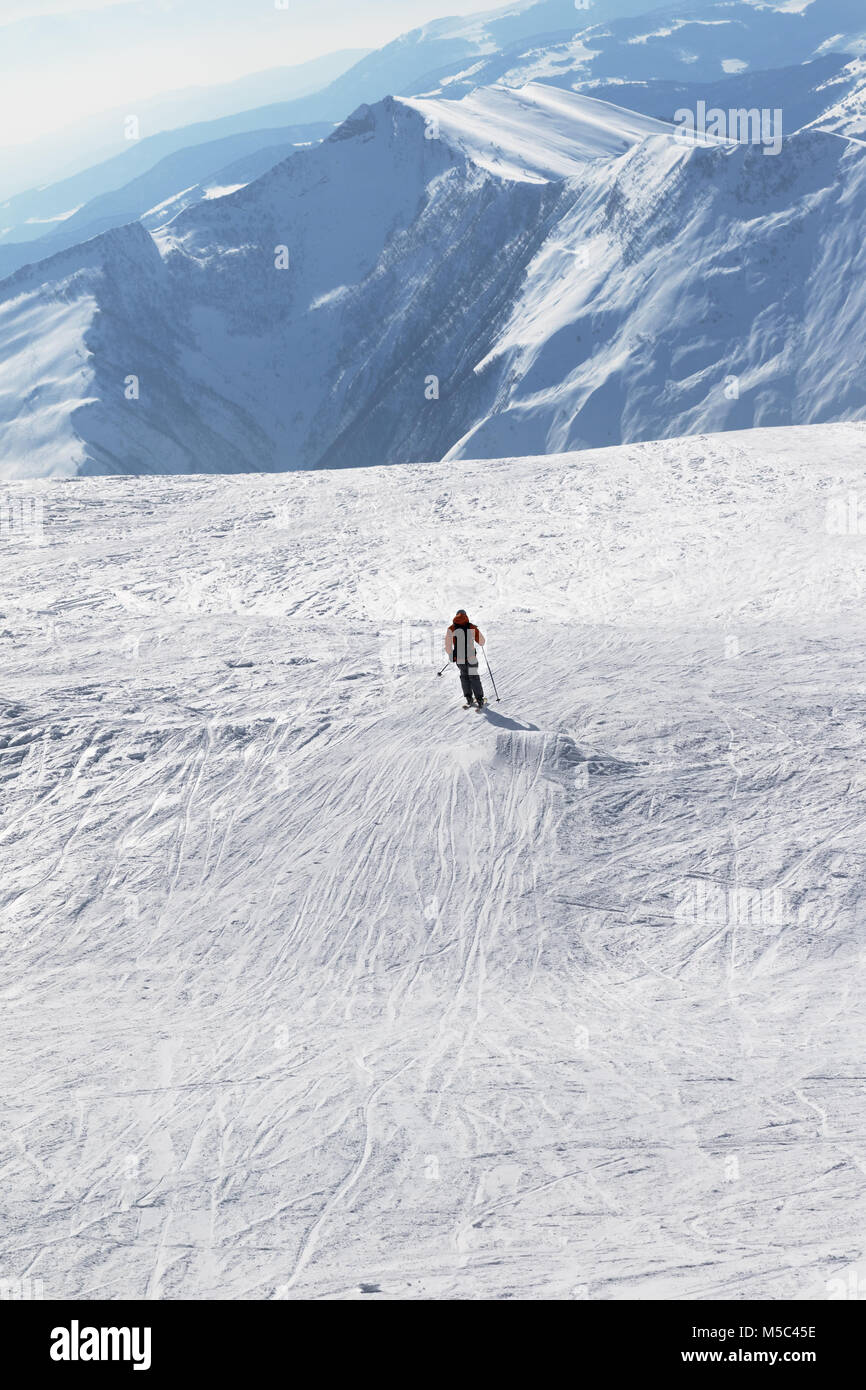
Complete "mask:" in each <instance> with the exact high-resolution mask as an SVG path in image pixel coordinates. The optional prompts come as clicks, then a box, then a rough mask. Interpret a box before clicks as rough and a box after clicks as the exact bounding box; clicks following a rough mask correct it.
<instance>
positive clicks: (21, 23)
mask: <svg viewBox="0 0 866 1390" xmlns="http://www.w3.org/2000/svg"><path fill="white" fill-rule="evenodd" d="M284 6H285V7H284ZM499 8H502V0H495V3H490V0H0V132H2V134H0V144H2V145H6V146H12V145H18V144H21V143H24V142H27V141H29V140H33V139H35V138H37V137H38V136H40V135H45V134H48V133H50V132H51V131H54V130H60V129H62V128H63V127H65V126H67V125H69V124H71V123H73V122H75V121H77V120H79V119H81V118H82V117H84V116H88V115H91V114H94V113H96V112H98V111H104V110H107V109H109V108H114V107H117V106H124V105H130V106H132V104H134V102H135V101H136V100H143V99H145V98H147V97H150V96H155V95H157V94H159V93H161V92H166V91H173V90H175V89H177V88H182V87H190V86H200V85H207V84H208V83H211V82H225V81H230V80H231V79H232V78H235V77H242V76H244V75H245V74H247V73H250V72H255V71H258V70H260V69H263V68H270V67H280V66H283V65H291V64H294V63H301V62H303V61H304V60H305V59H307V58H314V57H317V56H319V55H320V54H323V53H330V52H333V51H334V50H336V49H340V48H377V47H379V45H381V44H383V43H387V42H388V40H389V39H392V38H396V37H397V36H398V35H399V34H401V33H404V32H405V31H406V30H407V29H412V28H414V27H416V26H417V25H419V24H424V23H426V22H428V21H429V20H431V19H437V18H440V17H442V16H445V15H453V14H472V13H474V12H478V11H482V10H491V9H499Z"/></svg>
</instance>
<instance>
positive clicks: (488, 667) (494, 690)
mask: <svg viewBox="0 0 866 1390" xmlns="http://www.w3.org/2000/svg"><path fill="white" fill-rule="evenodd" d="M481 650H482V651H483V652H484V660H485V661H486V662H487V670H488V671H489V672H490V679H491V680H492V681H493V693H494V695H495V696H496V703H497V705H498V704H500V703H501V701H500V699H499V691H498V690H497V689H496V678H495V676H494V675H493V672H492V671H491V670H490V662H489V661H487V652H486V651H484V648H483V647H482V648H481Z"/></svg>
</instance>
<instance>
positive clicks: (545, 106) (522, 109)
mask: <svg viewBox="0 0 866 1390" xmlns="http://www.w3.org/2000/svg"><path fill="white" fill-rule="evenodd" d="M406 104H407V105H408V106H411V107H413V108H414V109H415V110H416V111H420V112H421V114H422V116H424V118H425V120H426V121H427V122H428V126H429V128H430V129H431V130H434V129H435V130H436V131H438V132H439V133H440V134H441V135H442V136H443V138H444V139H445V140H447V141H448V142H449V144H452V145H454V146H456V148H457V149H459V150H461V151H463V153H465V154H466V155H467V156H468V157H469V158H470V159H471V160H472V162H473V164H476V165H477V166H478V167H479V168H481V169H487V170H489V171H490V172H491V173H493V174H498V175H500V176H501V177H503V178H507V179H519V180H522V179H526V178H527V177H528V178H533V177H538V178H539V179H540V180H544V179H550V178H574V177H575V176H577V175H579V174H582V173H583V170H584V166H585V164H586V163H587V161H588V160H594V159H609V158H611V157H612V156H616V155H621V154H625V152H626V151H627V150H629V149H631V147H632V146H633V145H636V144H638V143H639V142H640V141H641V140H645V139H646V138H647V136H649V135H665V136H668V137H670V135H671V134H672V127H671V125H670V124H669V123H667V124H666V123H664V122H662V121H658V120H654V119H653V118H652V117H651V116H642V115H640V114H639V113H637V112H634V111H626V110H623V109H622V107H617V106H615V105H613V103H610V102H600V101H595V100H593V99H592V98H591V97H584V96H578V95H577V94H576V93H573V92H562V91H558V90H557V89H556V88H555V87H548V86H545V85H544V84H543V83H540V82H532V83H528V84H527V85H526V86H525V87H520V88H516V89H514V88H506V87H482V88H479V89H478V90H477V91H475V92H473V93H472V94H471V95H470V96H466V97H464V98H463V99H462V100H461V101H441V100H427V101H424V100H419V99H417V98H416V99H415V100H407V103H406Z"/></svg>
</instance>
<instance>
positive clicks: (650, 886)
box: [0, 425, 866, 1299]
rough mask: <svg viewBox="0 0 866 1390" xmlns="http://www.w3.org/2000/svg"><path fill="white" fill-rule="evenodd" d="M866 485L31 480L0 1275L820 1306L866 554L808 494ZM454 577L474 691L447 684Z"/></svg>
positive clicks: (839, 1163) (9, 817) (7, 823)
mask: <svg viewBox="0 0 866 1390" xmlns="http://www.w3.org/2000/svg"><path fill="white" fill-rule="evenodd" d="M864 464H866V434H864V430H863V428H862V427H859V426H850V425H849V426H846V425H841V426H819V427H813V428H810V429H799V430H768V431H756V432H753V433H752V434H732V435H726V436H710V437H706V436H704V437H699V438H692V439H685V440H678V441H666V442H663V443H660V444H642V445H633V446H626V447H623V448H617V449H612V450H607V451H598V452H593V453H584V454H580V455H566V456H561V457H558V458H556V457H553V458H544V459H538V460H511V461H508V460H506V461H502V462H498V463H496V462H495V463H490V462H484V463H471V462H470V463H467V462H457V463H451V464H439V465H430V466H417V467H410V468H387V469H386V468H380V469H369V470H366V469H365V470H358V471H357V472H354V471H352V472H328V473H301V474H286V475H280V476H276V477H263V476H253V477H244V478H231V477H221V478H217V477H209V478H150V479H144V480H130V479H100V480H88V481H75V482H60V483H56V484H53V485H52V484H36V485H35V489H34V485H32V484H27V485H25V484H21V485H16V484H12V485H11V487H10V492H11V493H12V494H13V495H14V494H15V493H16V490H20V491H22V492H23V491H24V490H28V489H29V491H30V492H33V491H34V490H35V491H37V492H39V494H40V495H41V497H42V498H43V501H44V508H45V544H44V545H41V546H28V545H21V544H19V543H18V542H14V543H13V540H12V539H11V538H8V537H7V538H4V539H3V541H0V551H2V553H3V554H5V556H6V572H7V574H9V575H11V576H12V577H13V582H12V583H10V584H7V587H6V592H5V594H4V597H3V601H2V613H0V647H2V655H3V672H4V678H3V683H2V687H0V787H2V822H0V848H2V860H3V875H2V879H0V938H2V940H0V949H2V973H0V996H2V1029H3V1042H2V1081H3V1085H2V1104H3V1123H2V1126H0V1176H2V1188H3V1193H4V1208H5V1220H4V1223H3V1234H2V1237H0V1273H2V1275H3V1276H4V1277H6V1278H18V1277H24V1276H25V1275H29V1276H31V1277H40V1278H42V1279H43V1280H44V1285H45V1295H46V1297H54V1298H79V1297H84V1298H97V1297H99V1298H104V1297H107V1298H133V1297H144V1296H146V1297H152V1298H216V1297H222V1298H356V1297H370V1298H374V1299H386V1298H472V1299H474V1298H509V1297H521V1298H526V1297H528V1298H554V1299H562V1298H575V1297H577V1298H583V1297H588V1298H602V1299H618V1298H629V1297H641V1298H659V1297H672V1298H682V1299H690V1298H700V1299H709V1298H724V1299H737V1298H741V1297H742V1298H745V1297H758V1298H767V1299H774V1298H793V1297H818V1298H821V1297H825V1296H826V1294H825V1289H826V1281H827V1280H828V1279H829V1278H832V1277H834V1276H835V1275H836V1274H838V1272H839V1271H840V1270H843V1269H846V1268H847V1267H849V1266H851V1265H852V1264H856V1263H857V1262H858V1261H862V1259H863V1249H862V1231H863V1216H864V1207H866V1204H864V1196H863V1176H864V1172H866V1147H864V1138H863V1135H864V1124H863V1121H864V1112H866V1077H864V1067H863V1058H862V1048H861V1047H860V1046H859V1042H860V1039H861V1037H862V1017H863V1002H864V1001H863V994H864V987H863V970H862V965H863V948H862V945H861V941H860V935H861V923H862V910H863V903H864V899H866V858H864V851H863V839H864V836H863V831H864V822H866V807H864V797H866V778H864V774H863V772H862V762H863V756H862V754H863V741H864V733H863V730H864V697H866V675H864V672H863V667H862V651H863V643H862V637H863V629H864V621H863V616H862V611H863V588H864V582H866V538H864V537H860V536H843V535H834V534H830V533H828V531H827V528H826V526H825V508H826V503H827V500H828V498H830V497H834V496H843V497H844V496H847V495H848V494H849V492H850V491H852V490H855V491H856V489H857V488H858V487H862V479H863V471H864ZM457 604H464V605H465V606H467V607H468V609H469V611H470V613H471V614H472V616H473V618H474V619H475V620H476V621H478V622H479V623H480V625H481V627H482V628H483V629H485V630H486V632H487V634H488V638H489V646H488V650H489V654H490V660H491V662H492V664H493V667H494V671H495V674H496V679H497V684H498V686H499V688H500V692H501V694H502V700H501V702H500V703H498V704H496V703H494V704H492V705H491V707H490V709H489V710H488V711H487V713H485V714H484V715H479V714H476V713H473V712H471V711H463V710H462V709H461V697H460V695H459V690H458V684H457V681H456V677H455V675H454V673H453V672H452V671H446V672H445V673H444V675H443V677H442V679H437V678H436V676H435V670H436V668H437V667H438V666H439V665H441V663H442V660H444V657H440V651H441V644H442V635H443V632H444V628H445V625H446V624H447V622H448V620H449V619H450V616H451V613H452V611H453V609H454V607H455V606H456V605H457ZM401 624H402V626H401ZM430 624H432V626H428V625H430ZM431 631H432V632H433V633H434V634H435V642H432V643H431V642H430V641H428V633H429V632H431ZM409 653H411V654H412V655H413V658H414V659H413V661H412V662H411V663H410V662H408V661H407V660H405V659H403V660H397V661H396V664H395V655H396V657H400V656H401V654H402V658H406V657H407V655H408V654H409ZM482 674H485V673H484V672H483V673H482ZM485 679H486V674H485ZM486 685H487V693H488V694H489V695H491V696H492V693H493V692H492V690H491V689H490V686H489V681H486ZM761 890H763V892H764V895H765V896H764V898H762V899H761V900H760V901H761V902H762V903H765V902H767V901H769V900H770V899H771V898H772V893H773V891H774V890H775V891H776V893H777V894H778V900H777V901H778V908H777V909H774V911H773V912H772V913H769V914H767V913H764V914H763V915H762V913H761V912H757V911H753V910H752V909H751V908H746V909H744V908H743V905H742V904H743V902H750V903H752V905H753V906H754V903H755V901H756V899H755V894H756V893H759V892H760V891H761ZM738 893H739V894H740V898H737V896H736V895H737V894H738ZM702 894H703V895H704V896H703V897H702V896H701V895H702ZM743 894H745V897H743ZM750 894H751V895H752V896H751V897H749V895H750ZM707 902H709V903H710V904H711V906H710V908H709V909H707V908H706V903H707ZM719 903H721V904H722V906H721V908H720V907H719ZM732 904H733V905H732ZM737 904H739V905H737ZM768 917H769V918H771V919H772V920H768Z"/></svg>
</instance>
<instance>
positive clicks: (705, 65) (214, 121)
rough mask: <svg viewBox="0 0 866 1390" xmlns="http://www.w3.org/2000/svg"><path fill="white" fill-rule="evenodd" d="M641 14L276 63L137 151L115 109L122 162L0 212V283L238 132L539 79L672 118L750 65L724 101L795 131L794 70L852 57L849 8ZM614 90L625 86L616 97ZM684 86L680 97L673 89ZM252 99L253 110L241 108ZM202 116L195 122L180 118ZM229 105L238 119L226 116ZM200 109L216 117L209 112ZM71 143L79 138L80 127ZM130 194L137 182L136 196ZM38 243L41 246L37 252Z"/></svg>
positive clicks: (804, 81) (799, 120)
mask: <svg viewBox="0 0 866 1390" xmlns="http://www.w3.org/2000/svg"><path fill="white" fill-rule="evenodd" d="M643 8H644V5H643V4H642V3H641V0H594V3H589V2H588V3H587V4H586V5H584V6H581V7H580V8H577V7H576V6H575V5H574V3H573V0H524V2H523V3H521V4H519V5H517V6H508V7H506V8H505V9H504V10H502V11H499V12H497V11H494V12H492V13H491V12H488V13H484V14H481V15H476V16H470V17H468V18H456V19H446V20H439V21H436V22H434V23H432V24H427V25H424V26H422V27H421V28H419V29H417V30H414V31H412V32H411V33H408V34H406V35H403V36H402V37H401V38H400V39H399V40H397V41H395V42H393V43H391V44H387V45H386V46H385V47H384V48H382V49H380V50H377V51H375V52H373V53H371V54H370V55H368V56H366V57H364V58H363V59H362V60H361V61H358V62H356V63H353V64H352V65H351V67H350V68H349V70H348V71H346V72H345V73H343V72H342V70H341V69H342V68H343V67H346V66H347V65H348V56H349V55H348V54H334V55H331V56H330V57H329V58H328V59H322V60H319V61H318V62H317V63H312V64H306V65H303V66H302V67H301V68H299V69H297V70H295V69H285V70H283V72H284V76H282V78H281V76H280V70H276V71H274V72H265V73H261V74H257V75H255V76H254V77H252V78H247V79H244V80H243V81H242V82H240V83H233V84H222V85H218V86H216V87H214V88H212V89H204V90H202V91H201V92H198V93H183V92H181V93H175V94H171V95H170V96H169V97H164V98H160V99H159V100H157V101H154V102H150V103H144V104H143V105H142V107H141V121H142V123H143V124H142V133H143V135H144V137H145V138H142V139H140V140H138V141H137V142H134V143H133V145H132V147H131V148H130V143H129V141H127V140H124V139H123V138H122V131H123V129H124V120H123V113H122V112H109V113H106V116H105V117H104V118H101V120H102V125H101V126H100V129H101V128H102V127H103V126H104V127H105V128H106V129H109V130H111V131H113V132H114V138H115V148H118V147H119V149H120V150H121V151H122V153H113V154H112V157H111V158H106V159H105V160H104V161H103V162H102V163H100V164H98V165H96V166H94V167H89V168H83V169H79V170H78V171H77V172H76V173H75V174H74V176H70V177H68V178H66V179H63V180H62V181H60V182H57V183H53V184H47V183H46V182H45V180H42V181H41V186H40V187H37V188H31V189H29V190H28V191H27V192H25V193H21V194H19V195H18V196H17V197H14V198H9V199H7V200H6V201H5V203H3V204H0V278H2V276H4V275H8V274H11V273H12V272H13V271H14V270H17V269H18V268H19V267H20V266H22V265H26V264H27V263H28V262H30V261H33V260H36V259H40V260H41V259H44V258H45V257H46V256H48V255H52V254H53V253H54V252H55V251H57V250H60V249H63V248H64V247H66V246H71V245H74V244H75V240H76V237H75V235H74V232H73V229H72V228H71V227H70V225H69V224H70V222H71V221H72V220H73V219H76V218H77V227H78V230H79V231H80V232H81V235H80V236H78V237H77V239H78V240H83V239H84V236H85V235H95V234H96V232H97V231H99V230H101V229H103V230H104V229H106V228H107V227H108V226H118V225H121V221H122V220H124V219H123V217H122V213H121V209H122V208H126V209H127V210H128V217H132V216H139V215H141V214H140V212H137V211H135V208H136V207H137V199H136V194H137V188H138V185H139V183H140V180H141V178H142V176H143V175H145V174H147V173H149V172H150V171H151V170H154V172H155V174H156V176H157V177H159V176H160V174H161V175H163V176H164V175H165V173H166V172H167V171H168V170H170V169H171V167H172V166H171V165H170V164H167V163H166V161H167V160H168V158H169V156H176V157H177V167H178V168H180V167H181V166H184V165H185V166H191V172H190V173H189V175H188V177H187V178H186V182H178V183H177V186H175V187H173V188H169V189H167V190H166V191H164V192H163V193H162V195H161V197H160V199H159V200H158V201H167V200H169V199H170V198H171V197H172V196H177V195H179V194H181V193H185V192H186V191H187V190H188V189H190V188H191V186H192V185H194V184H196V183H198V181H199V180H200V179H201V178H202V177H206V176H208V175H210V174H212V173H213V172H214V169H215V166H214V165H213V164H212V163H208V160H209V154H208V151H207V150H205V149H203V150H202V151H201V153H200V154H198V155H196V154H195V152H194V149H193V147H194V146H199V145H205V144H206V145H208V146H210V149H211V150H215V148H216V144H217V142H218V141H227V140H228V139H229V138H230V137H232V136H234V137H238V138H240V137H245V138H246V139H247V140H248V141H249V142H250V143H249V144H248V145H247V149H250V150H252V149H253V145H254V142H255V139H256V137H257V135H258V134H259V133H261V134H262V135H263V137H264V138H263V141H262V143H261V145H260V146H258V148H260V149H265V148H267V147H270V146H273V145H274V144H275V143H277V142H275V141H274V140H273V139H272V138H271V133H272V131H273V130H275V129H278V128H283V127H286V128H287V131H286V135H285V142H286V144H288V143H290V141H291V139H292V138H293V136H292V135H291V134H290V133H289V129H288V128H291V130H296V129H297V128H298V127H303V126H306V127H309V128H311V129H312V127H314V126H316V125H322V124H324V125H326V126H331V125H334V124H337V123H338V122H340V121H342V120H343V119H345V118H346V117H347V116H348V115H349V114H350V113H351V112H352V111H353V110H354V109H355V108H356V107H357V106H358V105H359V104H362V103H370V102H375V101H377V100H379V99H380V98H382V97H384V96H388V95H403V96H412V95H423V94H435V93H438V94H440V95H447V96H450V97H454V98H457V97H460V96H462V95H466V94H468V93H469V92H471V91H472V90H473V89H475V88H476V87H479V86H489V85H491V84H501V85H505V86H512V87H522V86H524V85H525V84H526V83H527V82H529V81H533V80H536V79H542V80H543V81H544V82H545V83H546V84H547V85H562V86H566V87H568V88H569V89H576V90H580V91H588V92H592V93H593V94H595V95H598V96H601V97H604V98H606V99H608V100H611V101H614V102H616V103H617V104H619V105H624V106H634V107H636V108H637V109H639V110H651V113H652V114H658V115H660V116H661V117H662V118H663V119H670V117H671V115H672V113H673V112H674V111H675V110H676V109H677V107H678V105H680V106H681V105H683V104H693V103H694V101H696V100H698V99H701V98H704V99H708V100H712V99H713V98H714V96H715V95H716V93H715V92H714V91H713V90H712V84H713V83H714V82H715V81H716V80H717V79H719V78H721V77H722V75H723V73H725V74H728V75H729V76H730V75H734V74H737V73H740V72H742V73H744V74H746V75H745V77H744V78H743V80H742V81H741V82H740V83H739V84H735V85H732V86H731V87H730V88H729V89H728V90H727V91H726V92H725V93H724V94H722V97H723V100H724V101H725V103H726V104H728V105H732V104H736V103H738V102H745V104H746V105H748V106H751V105H753V104H755V103H756V102H757V105H759V106H761V107H764V106H779V105H783V106H784V107H785V112H786V128H787V129H789V130H793V129H796V128H797V127H799V126H800V125H803V124H805V123H806V121H807V120H810V119H812V118H814V117H816V116H818V115H819V114H820V113H821V112H822V111H823V109H824V108H825V106H826V105H827V102H828V100H830V98H829V97H828V98H824V99H823V100H822V97H821V96H820V95H818V94H817V93H815V91H814V88H815V87H816V85H817V82H816V81H811V80H810V75H809V74H806V75H805V76H804V75H803V74H802V73H801V72H799V71H798V67H799V65H800V64H802V63H805V62H809V61H814V60H815V59H816V57H818V58H820V57H821V55H825V50H827V49H831V50H834V53H833V56H832V57H831V58H829V59H828V58H827V57H826V55H825V56H824V62H825V63H826V62H828V61H829V62H830V63H831V64H832V65H833V68H832V70H833V71H836V70H837V69H838V68H839V67H841V66H842V65H843V63H844V61H845V59H844V57H843V56H840V55H842V54H844V53H845V50H847V49H851V50H856V48H857V40H856V39H855V37H854V36H853V35H854V29H855V28H856V25H855V17H854V12H853V11H852V10H851V5H850V0H813V3H812V5H810V7H809V8H808V11H807V12H804V13H802V14H800V15H799V19H797V17H795V16H794V15H792V14H791V13H788V12H787V11H786V9H785V8H784V6H783V5H761V6H759V7H757V8H756V6H755V4H754V3H752V0H738V3H737V4H735V5H731V4H730V3H729V2H728V0H725V3H723V4H720V3H719V0H693V3H692V4H691V5H690V6H688V7H687V8H686V10H681V9H676V10H670V9H665V8H664V7H662V8H660V9H656V8H655V7H654V5H652V4H651V3H650V5H649V8H650V10H651V13H650V14H649V15H639V17H638V18H634V15H635V14H636V13H638V12H640V11H641V10H642V9H643ZM626 16H628V17H626ZM683 16H685V18H684V17H683ZM861 18H862V17H861ZM864 32H866V29H864ZM684 44H685V47H684ZM693 50H695V51H693ZM785 63H788V65H789V71H788V72H787V73H786V74H784V75H779V76H777V75H776V73H775V69H777V68H779V67H780V66H784V65H785ZM334 69H337V70H338V71H339V72H340V75H339V76H338V77H337V78H336V79H335V80H333V81H328V82H327V83H326V85H323V83H325V74H327V73H328V72H329V70H334ZM316 74H321V76H322V82H321V83H319V84H318V85H319V86H321V87H322V90H319V91H316V92H315V93H312V92H310V93H308V94H306V95H305V96H303V97H298V96H295V97H294V98H293V99H290V97H291V93H292V91H293V90H296V89H297V88H298V87H299V85H300V84H302V83H304V82H306V83H307V84H309V85H313V84H315V75H316ZM829 75H830V73H829V70H828V69H826V68H824V69H822V72H821V77H822V78H823V79H824V80H826V78H827V77H828V76H829ZM815 77H816V79H817V78H818V73H817V72H816V74H815ZM648 78H649V79H650V80H647V79H648ZM665 78H670V81H668V82H666V81H665V80H664V79H665ZM281 80H282V81H283V83H284V93H285V95H284V97H283V99H281V100H275V99H273V98H272V99H271V104H269V105H262V102H264V101H265V100H267V99H268V98H267V93H268V92H273V90H274V86H275V85H276V84H277V83H279V81H281ZM852 83H853V79H851V80H850V81H848V82H847V83H845V82H844V79H840V86H839V89H838V90H837V92H836V93H835V95H834V96H833V98H832V100H833V101H834V102H836V103H838V102H839V101H840V100H841V99H842V98H843V97H844V96H845V95H846V94H847V92H848V90H849V88H850V86H851V85H852ZM708 84H710V85H709V87H708ZM617 86H622V87H623V88H624V92H623V95H622V96H621V97H620V96H618V95H617V92H616V90H615V88H616V87H617ZM677 86H679V88H680V90H679V91H675V90H674V89H675V88H676V87H677ZM596 89H597V90H596ZM609 89H610V90H609ZM694 89H697V90H694ZM257 93H258V94H259V95H258V100H256V94H257ZM244 97H246V109H241V107H242V106H243V102H244ZM677 98H679V99H677ZM810 98H811V100H810ZM804 99H805V101H806V102H807V103H808V106H807V109H804ZM647 103H648V105H647ZM193 111H195V112H196V114H197V123H196V124H183V121H184V120H186V121H187V122H188V121H189V120H190V119H191V114H190V113H191V112H193ZM224 111H232V112H234V113H235V114H232V115H219V113H220V112H224ZM204 115H209V116H210V119H207V120H205V119H203V117H204ZM154 131H158V132H160V133H159V134H153V132H154ZM69 136H70V138H73V137H75V132H74V131H72V132H70V133H69ZM77 138H78V143H79V146H80V147H82V148H83V147H86V146H87V139H86V138H85V136H84V135H83V134H82V133H81V132H79V134H78V136H77ZM310 138H313V137H312V136H311V137H310ZM157 165H159V166H160V167H159V170H157V169H156V167H155V166H157ZM127 185H132V187H131V188H130V189H129V191H127ZM107 193H117V194H118V195H119V196H118V198H117V199H116V200H115V202H116V205H117V209H116V211H114V212H113V213H112V215H111V217H108V216H107V215H106V210H105V206H104V199H105V195H106V194H107ZM155 201H157V200H156V199H155V200H154V202H155ZM187 201H191V200H190V199H187ZM151 205H152V204H148V207H150V206H151ZM37 238H43V240H42V241H41V242H40V244H39V245H38V246H31V245H30V244H29V243H31V242H32V241H34V240H35V239H37Z"/></svg>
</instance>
